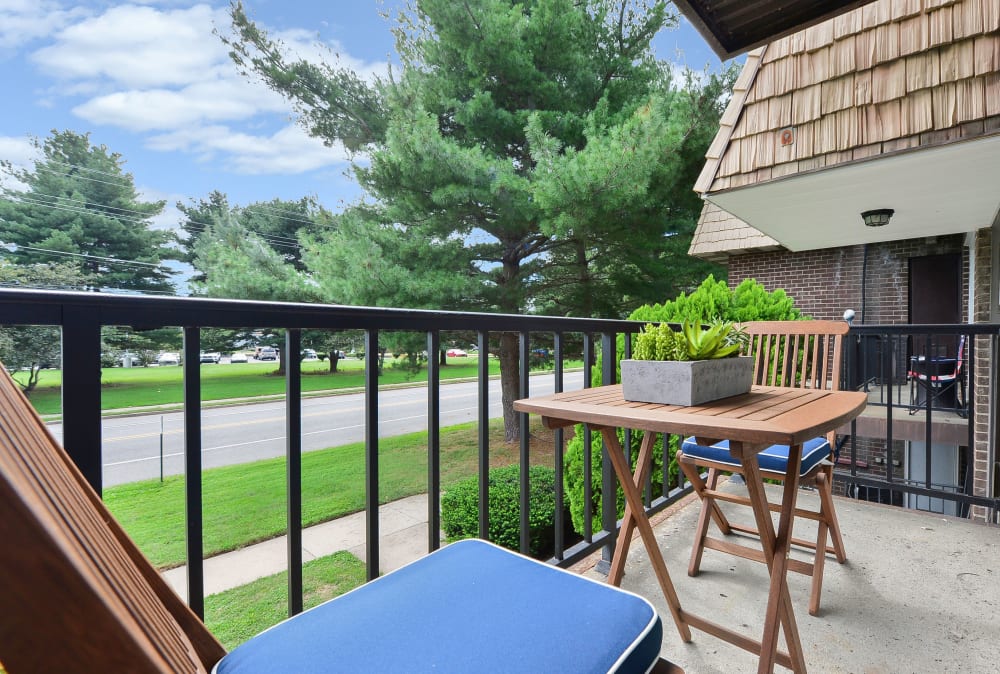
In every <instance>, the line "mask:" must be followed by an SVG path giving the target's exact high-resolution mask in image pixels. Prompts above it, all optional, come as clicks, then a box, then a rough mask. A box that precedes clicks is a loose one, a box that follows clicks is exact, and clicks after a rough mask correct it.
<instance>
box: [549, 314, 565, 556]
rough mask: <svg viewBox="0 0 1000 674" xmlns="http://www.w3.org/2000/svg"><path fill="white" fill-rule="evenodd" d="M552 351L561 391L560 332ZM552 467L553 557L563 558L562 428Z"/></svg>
mask: <svg viewBox="0 0 1000 674" xmlns="http://www.w3.org/2000/svg"><path fill="white" fill-rule="evenodd" d="M552 352H553V358H554V359H555V361H554V367H553V373H552V374H553V377H554V380H553V382H552V385H553V391H554V392H555V393H562V391H563V336H562V333H561V332H557V333H555V335H553V337H552ZM553 435H554V440H553V456H554V460H553V464H554V465H553V468H554V469H555V482H556V485H555V487H556V512H555V517H554V519H553V522H552V524H553V527H554V528H555V531H554V532H553V534H554V539H555V551H554V552H555V558H556V559H562V558H563V550H564V549H565V547H566V541H565V540H564V536H563V532H564V531H565V530H566V522H565V517H564V515H563V513H564V512H565V509H564V508H563V507H561V504H562V503H565V500H564V499H565V496H564V494H563V429H562V428H557V429H556V430H555V432H554V433H553Z"/></svg>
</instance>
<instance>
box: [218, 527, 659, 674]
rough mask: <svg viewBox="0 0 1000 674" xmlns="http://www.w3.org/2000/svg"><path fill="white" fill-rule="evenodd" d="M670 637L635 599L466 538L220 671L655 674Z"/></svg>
mask: <svg viewBox="0 0 1000 674" xmlns="http://www.w3.org/2000/svg"><path fill="white" fill-rule="evenodd" d="M662 631H663V627H662V624H661V622H660V618H659V616H658V615H657V613H656V610H655V609H654V608H653V606H652V605H651V604H650V603H649V602H648V601H646V600H645V599H643V598H642V597H639V596H638V595H634V594H631V593H628V592H625V591H623V590H619V589H617V588H614V587H611V586H609V585H605V584H603V583H599V582H597V581H593V580H590V579H588V578H584V577H583V576H579V575H577V574H573V573H570V572H568V571H564V570H562V569H558V568H556V567H554V566H551V565H548V564H544V563H542V562H538V561H536V560H533V559H529V558H527V557H524V556H522V555H519V554H516V553H513V552H510V551H508V550H505V549H503V548H500V547H498V546H496V545H493V544H492V543H487V542H485V541H481V540H466V541H460V542H458V543H454V544H452V545H449V546H446V547H444V548H442V549H440V550H438V551H436V552H434V553H432V554H430V555H427V556H426V557H423V558H421V559H419V560H417V561H415V562H413V563H411V564H409V565H407V566H405V567H403V568H401V569H398V570H396V571H394V572H392V573H390V574H387V575H385V576H382V577H381V578H378V579H376V580H374V581H372V582H370V583H367V584H365V585H362V586H361V587H359V588H357V589H355V590H353V591H351V592H348V593H347V594H345V595H343V596H341V597H338V598H336V599H332V600H330V601H328V602H326V603H324V604H322V605H320V606H317V607H316V608H313V609H311V610H309V611H306V612H304V613H302V614H300V615H297V616H295V617H294V618H290V619H289V620H286V621H284V622H282V623H280V624H278V625H275V626H274V627H272V628H271V629H269V630H267V631H265V632H263V633H261V634H259V635H258V636H256V637H254V638H252V639H250V640H249V641H247V642H246V643H244V644H242V645H241V646H239V647H237V648H236V649H234V650H233V651H232V652H231V653H229V654H228V655H226V657H224V658H223V659H222V660H221V661H220V662H219V663H218V664H217V665H216V667H215V669H214V671H215V672H217V674H241V673H246V672H268V673H273V672H295V673H297V674H304V673H307V672H352V673H357V672H430V671H434V672H504V673H509V672H531V673H538V672H569V671H572V672H581V673H582V672H648V671H649V670H650V669H651V667H652V666H653V664H654V663H655V662H656V661H657V659H658V657H659V653H660V644H661V641H662V636H663V635H662Z"/></svg>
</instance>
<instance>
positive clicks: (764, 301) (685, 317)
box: [563, 276, 806, 534]
mask: <svg viewBox="0 0 1000 674" xmlns="http://www.w3.org/2000/svg"><path fill="white" fill-rule="evenodd" d="M803 318H806V317H805V316H802V313H801V312H800V311H799V310H798V309H796V308H795V301H794V300H793V299H792V298H791V297H789V296H788V295H787V294H786V293H785V291H784V290H781V289H778V290H775V291H774V292H768V291H767V289H766V288H764V286H763V285H761V284H760V283H758V282H757V281H755V280H754V279H746V280H745V281H743V282H742V283H740V284H739V285H738V286H737V287H736V288H735V289H733V290H730V289H729V286H728V285H727V284H726V282H725V281H716V280H715V277H714V276H709V277H708V278H707V279H705V280H704V281H703V282H702V284H701V285H700V286H698V289H697V290H695V291H694V292H692V293H690V294H685V293H681V294H680V295H678V296H677V298H676V299H674V300H668V301H666V302H664V303H663V304H654V305H648V304H647V305H644V306H641V307H639V308H638V309H636V310H635V311H633V312H632V314H631V315H630V316H629V319H630V320H634V321H643V322H645V323H674V324H680V323H683V322H684V321H695V322H699V323H712V322H713V321H720V320H721V321H732V322H738V323H742V322H747V321H795V320H801V319H803ZM677 329H680V326H679V325H678V326H677ZM616 350H617V353H616V355H615V371H616V374H615V381H621V365H620V362H621V359H622V356H623V355H624V353H625V337H624V336H623V335H618V343H617V349H616ZM603 358H604V354H599V355H598V357H597V363H596V364H595V365H594V367H593V369H592V373H593V377H592V381H593V383H594V386H600V385H601V382H602V376H601V372H602V371H603ZM623 436H624V434H623V433H622V432H621V431H620V430H619V432H618V438H619V440H622V442H623V443H624V439H623ZM641 441H642V434H641V433H633V434H632V447H631V450H632V452H631V454H632V462H633V466H634V464H635V460H636V458H637V457H638V455H639V443H640V442H641ZM676 442H677V439H676V438H671V441H670V443H671V447H670V462H669V464H668V471H669V472H668V474H669V475H670V478H671V481H670V484H675V483H676V476H677V465H676V462H675V460H674V458H673V457H674V454H675V453H676V451H677V448H676V447H675V446H674V445H675V444H676ZM661 444H662V441H661V440H658V441H657V451H656V453H655V454H654V457H655V458H654V469H653V488H654V491H657V490H658V489H659V488H660V487H659V485H661V484H662V468H661V467H660V464H661V463H662V452H661V451H660V449H659V448H660V446H661ZM593 445H594V447H591V455H592V456H593V457H594V459H593V462H592V464H591V468H592V475H591V483H592V485H593V486H594V498H593V501H592V503H591V504H590V507H591V508H592V511H591V512H592V513H593V514H594V517H595V520H594V521H595V522H599V521H600V520H599V519H597V518H599V513H600V485H601V461H600V458H601V451H600V450H601V438H600V434H599V433H594V434H593ZM595 447H596V448H595ZM564 464H565V466H566V471H565V473H564V475H565V478H564V480H563V482H564V484H565V488H566V499H567V501H568V502H569V511H570V516H571V518H572V521H573V527H574V528H575V529H576V531H577V532H578V533H581V534H582V533H583V508H584V499H583V480H582V470H583V426H580V425H578V426H577V427H576V435H575V437H573V438H572V439H571V440H570V441H569V442H568V443H567V445H566V454H565V457H564ZM657 493H659V492H658V491H657ZM616 501H617V503H618V516H619V517H621V516H622V515H623V514H624V505H623V504H624V494H623V492H622V490H621V488H620V487H619V488H618V496H617V499H616Z"/></svg>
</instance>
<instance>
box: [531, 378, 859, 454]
mask: <svg viewBox="0 0 1000 674" xmlns="http://www.w3.org/2000/svg"><path fill="white" fill-rule="evenodd" d="M834 393H835V394H834ZM866 402H867V396H866V394H865V393H863V392H857V391H837V392H832V391H821V390H810V389H789V388H781V387H770V386H754V387H753V389H752V390H751V391H750V393H747V394H744V395H741V396H734V397H732V398H725V399H723V400H718V401H715V402H714V403H709V404H706V405H700V406H696V407H683V406H680V405H653V404H647V403H635V402H630V401H627V400H625V399H624V398H623V397H622V389H621V386H620V385H615V386H601V387H598V388H592V389H584V390H582V391H571V392H568V393H556V394H554V395H549V396H539V397H535V398H526V399H523V400H517V401H515V402H514V409H515V410H517V411H518V412H530V413H532V414H539V415H541V416H542V417H546V418H551V419H559V420H572V421H574V422H577V423H589V424H598V425H603V426H621V427H625V428H633V429H638V430H648V431H656V432H658V433H678V434H688V435H697V436H699V437H705V438H720V439H723V438H724V439H729V440H734V441H740V442H746V443H750V444H754V445H772V444H781V445H791V444H798V443H802V442H805V441H806V440H809V439H811V438H814V437H816V436H818V435H823V434H824V433H825V432H826V431H827V430H829V429H830V428H831V427H833V428H837V427H839V426H840V425H841V424H843V423H846V422H847V421H850V420H851V419H853V418H854V417H855V416H857V415H858V414H859V413H860V412H861V410H862V409H864V406H865V403H866Z"/></svg>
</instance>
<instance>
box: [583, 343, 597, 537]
mask: <svg viewBox="0 0 1000 674" xmlns="http://www.w3.org/2000/svg"><path fill="white" fill-rule="evenodd" d="M593 360H594V338H593V336H592V335H591V334H590V333H589V332H588V333H584V335H583V388H590V387H591V386H592V385H593V374H592V372H591V363H592V362H593ZM592 445H593V437H592V433H591V431H590V426H584V427H583V475H584V479H583V502H584V504H586V505H585V506H584V508H583V538H584V540H585V541H587V542H588V543H590V542H591V541H593V539H594V516H593V514H592V512H591V510H592V508H591V504H592V503H593V502H594V491H593V487H592V486H591V483H592V482H593V481H592V480H591V479H590V476H591V474H592V472H593V470H594V466H593V458H592V457H593V452H591V446H592Z"/></svg>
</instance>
